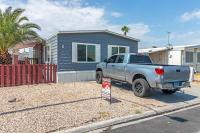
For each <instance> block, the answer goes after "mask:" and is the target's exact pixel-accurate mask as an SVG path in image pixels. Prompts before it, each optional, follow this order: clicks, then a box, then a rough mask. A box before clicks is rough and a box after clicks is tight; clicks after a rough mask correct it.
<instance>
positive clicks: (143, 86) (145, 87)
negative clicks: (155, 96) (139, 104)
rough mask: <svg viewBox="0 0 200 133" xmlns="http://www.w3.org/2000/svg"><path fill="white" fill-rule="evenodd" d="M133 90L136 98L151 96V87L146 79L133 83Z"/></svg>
mask: <svg viewBox="0 0 200 133" xmlns="http://www.w3.org/2000/svg"><path fill="white" fill-rule="evenodd" d="M132 89H133V92H134V94H135V96H138V97H146V96H148V95H149V94H150V86H149V84H148V82H147V81H146V80H145V79H142V78H139V79H136V80H134V81H133V84H132Z"/></svg>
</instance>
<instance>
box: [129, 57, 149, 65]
mask: <svg viewBox="0 0 200 133" xmlns="http://www.w3.org/2000/svg"><path fill="white" fill-rule="evenodd" d="M129 62H130V63H131V64H133V63H135V64H152V62H151V60H150V58H149V56H146V55H130V61H129Z"/></svg>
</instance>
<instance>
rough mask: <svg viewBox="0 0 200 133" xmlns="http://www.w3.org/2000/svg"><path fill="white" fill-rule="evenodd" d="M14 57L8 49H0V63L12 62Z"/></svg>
mask: <svg viewBox="0 0 200 133" xmlns="http://www.w3.org/2000/svg"><path fill="white" fill-rule="evenodd" d="M11 62H12V58H11V55H10V54H9V52H8V50H0V64H11Z"/></svg>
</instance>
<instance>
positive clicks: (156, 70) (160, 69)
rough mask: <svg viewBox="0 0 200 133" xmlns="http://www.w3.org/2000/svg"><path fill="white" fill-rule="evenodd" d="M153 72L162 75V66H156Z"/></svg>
mask: <svg viewBox="0 0 200 133" xmlns="http://www.w3.org/2000/svg"><path fill="white" fill-rule="evenodd" d="M155 72H156V74H158V75H164V73H165V71H164V69H162V68H156V69H155Z"/></svg>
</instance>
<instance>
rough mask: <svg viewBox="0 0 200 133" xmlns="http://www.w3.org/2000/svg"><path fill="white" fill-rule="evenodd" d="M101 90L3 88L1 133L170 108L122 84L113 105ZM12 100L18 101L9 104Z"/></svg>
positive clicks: (82, 86) (39, 132)
mask: <svg viewBox="0 0 200 133" xmlns="http://www.w3.org/2000/svg"><path fill="white" fill-rule="evenodd" d="M100 91H101V85H99V84H96V83H95V82H80V83H68V84H49V85H47V84H42V85H31V86H18V87H7V88H0V94H1V95H0V107H1V108H0V132H3V133H4V132H6V133H7V132H10V133H11V132H15V133H21V132H22V133H23V132H24V133H27V132H35V133H43V132H49V131H54V130H59V129H63V128H65V129H66V128H71V127H76V126H80V125H84V124H88V123H92V122H97V121H102V120H107V119H111V118H115V117H122V116H126V115H130V114H141V113H144V112H145V111H148V110H154V109H156V108H158V107H159V108H162V107H166V106H170V104H169V103H166V102H164V101H159V100H157V99H155V98H138V97H135V96H134V94H133V93H132V91H131V90H130V89H129V87H124V86H123V85H122V86H118V85H114V86H113V87H112V95H113V97H114V98H115V100H117V102H114V103H112V104H111V105H110V104H109V102H108V101H105V100H102V99H101V97H100ZM11 98H16V99H17V100H16V101H15V102H9V99H11Z"/></svg>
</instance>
